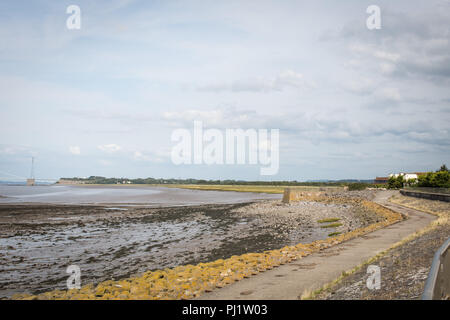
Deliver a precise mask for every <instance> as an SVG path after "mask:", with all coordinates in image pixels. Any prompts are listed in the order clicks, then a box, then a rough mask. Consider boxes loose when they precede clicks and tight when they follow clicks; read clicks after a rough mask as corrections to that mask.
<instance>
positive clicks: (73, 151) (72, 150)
mask: <svg viewBox="0 0 450 320" xmlns="http://www.w3.org/2000/svg"><path fill="white" fill-rule="evenodd" d="M69 152H70V153H71V154H74V155H79V154H81V149H80V147H78V146H70V147H69Z"/></svg>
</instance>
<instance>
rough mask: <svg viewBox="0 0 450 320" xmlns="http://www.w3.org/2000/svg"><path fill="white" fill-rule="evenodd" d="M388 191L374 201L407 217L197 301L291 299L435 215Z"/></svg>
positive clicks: (385, 247)
mask: <svg viewBox="0 0 450 320" xmlns="http://www.w3.org/2000/svg"><path fill="white" fill-rule="evenodd" d="M392 194H393V192H392V191H384V192H379V193H378V194H377V197H376V198H375V200H374V201H375V202H377V203H379V204H381V205H384V206H386V207H388V208H390V209H392V210H394V211H397V212H400V213H402V214H405V215H407V216H408V219H406V220H404V221H401V222H398V223H396V224H393V225H391V226H389V227H386V228H384V229H380V230H377V231H374V232H372V233H369V234H367V235H365V236H361V237H358V238H355V239H353V240H349V241H346V242H343V243H341V244H338V245H335V246H333V247H331V248H328V249H325V250H322V251H320V252H316V253H314V254H311V255H310V256H307V257H304V258H302V259H299V260H297V261H294V262H291V263H289V264H286V265H283V266H280V267H278V268H274V269H272V270H269V271H265V272H262V273H260V274H258V275H255V276H253V277H250V278H248V279H243V280H241V281H239V282H235V283H233V284H231V285H229V286H226V287H224V288H221V289H216V290H214V291H213V292H209V293H205V294H203V295H202V296H200V298H199V299H200V300H202V299H204V300H209V299H218V300H237V299H248V300H253V299H255V300H265V299H266V300H268V299H274V300H294V299H299V297H300V296H301V295H302V294H303V293H304V292H305V291H306V290H316V289H319V288H321V287H322V286H323V285H325V284H327V283H329V282H331V281H333V280H335V279H336V278H338V277H339V276H340V275H341V274H342V272H344V271H348V270H351V269H352V268H354V267H355V266H357V265H359V264H361V263H363V262H365V261H367V260H368V259H369V258H371V257H373V256H375V255H376V254H378V253H379V252H381V251H383V250H386V249H388V248H389V247H391V246H392V245H393V244H395V243H396V242H398V241H400V240H402V239H403V238H405V237H406V236H408V235H409V234H412V233H414V232H415V231H417V230H420V229H422V228H423V227H425V226H427V225H428V224H429V223H430V222H431V221H432V220H434V219H435V218H436V217H435V216H432V215H429V214H427V213H424V212H421V211H417V210H413V209H409V208H405V207H402V206H399V205H396V204H393V203H390V202H387V199H388V198H389V197H390V196H391V195H392Z"/></svg>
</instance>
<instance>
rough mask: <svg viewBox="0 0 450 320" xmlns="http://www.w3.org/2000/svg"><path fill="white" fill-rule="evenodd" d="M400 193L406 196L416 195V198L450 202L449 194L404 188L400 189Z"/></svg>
mask: <svg viewBox="0 0 450 320" xmlns="http://www.w3.org/2000/svg"><path fill="white" fill-rule="evenodd" d="M400 193H401V194H402V195H404V196H408V197H416V198H423V199H429V200H439V201H445V202H450V194H444V193H431V192H423V191H412V190H404V189H402V190H400Z"/></svg>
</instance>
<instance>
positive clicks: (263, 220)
mask: <svg viewBox="0 0 450 320" xmlns="http://www.w3.org/2000/svg"><path fill="white" fill-rule="evenodd" d="M201 192H202V193H204V192H205V191H201ZM224 194H226V193H224ZM329 218H335V219H338V220H339V225H336V227H332V228H323V225H324V224H323V223H320V222H319V220H321V219H329ZM377 219H378V217H377V216H376V215H374V214H373V213H371V212H368V211H364V210H362V209H361V208H360V207H358V206H352V205H341V204H331V203H330V204H324V203H316V202H296V203H291V204H283V203H281V202H280V201H279V200H265V201H259V202H247V203H234V204H206V205H193V206H175V207H160V208H151V207H148V206H138V205H133V206H129V205H117V204H116V205H89V206H80V205H59V204H25V205H24V204H20V205H19V204H3V205H0V235H1V236H0V237H1V246H0V268H1V272H0V288H1V289H0V297H10V296H11V295H12V294H14V293H21V292H29V293H40V292H44V291H50V290H55V289H65V288H66V280H67V278H68V276H69V275H68V274H66V268H67V267H68V266H69V265H72V264H76V265H78V266H79V267H80V268H81V281H82V284H83V285H84V284H88V283H94V284H95V283H99V282H101V281H104V280H110V279H121V278H126V277H130V276H133V275H138V274H140V273H142V272H145V271H149V270H155V269H163V268H169V267H174V266H177V265H185V264H196V263H199V262H207V261H212V260H216V259H219V258H227V257H230V256H232V255H239V254H243V253H247V252H262V251H264V250H270V249H278V248H281V247H283V246H286V245H294V244H297V243H300V242H302V243H307V242H311V241H314V240H318V239H325V238H327V237H328V235H329V234H330V233H332V232H345V231H349V230H352V229H356V228H359V227H361V226H365V225H368V224H370V223H373V222H375V221H376V220H377Z"/></svg>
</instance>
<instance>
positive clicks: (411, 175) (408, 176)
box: [389, 172, 418, 181]
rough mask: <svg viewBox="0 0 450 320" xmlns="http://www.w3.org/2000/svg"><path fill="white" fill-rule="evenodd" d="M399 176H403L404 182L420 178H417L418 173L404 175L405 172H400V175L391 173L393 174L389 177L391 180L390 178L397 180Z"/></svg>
mask: <svg viewBox="0 0 450 320" xmlns="http://www.w3.org/2000/svg"><path fill="white" fill-rule="evenodd" d="M398 176H403V180H405V181H408V180H411V179H417V178H418V176H417V174H416V173H403V172H400V173H391V174H390V175H389V178H390V177H394V178H397V177H398Z"/></svg>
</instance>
